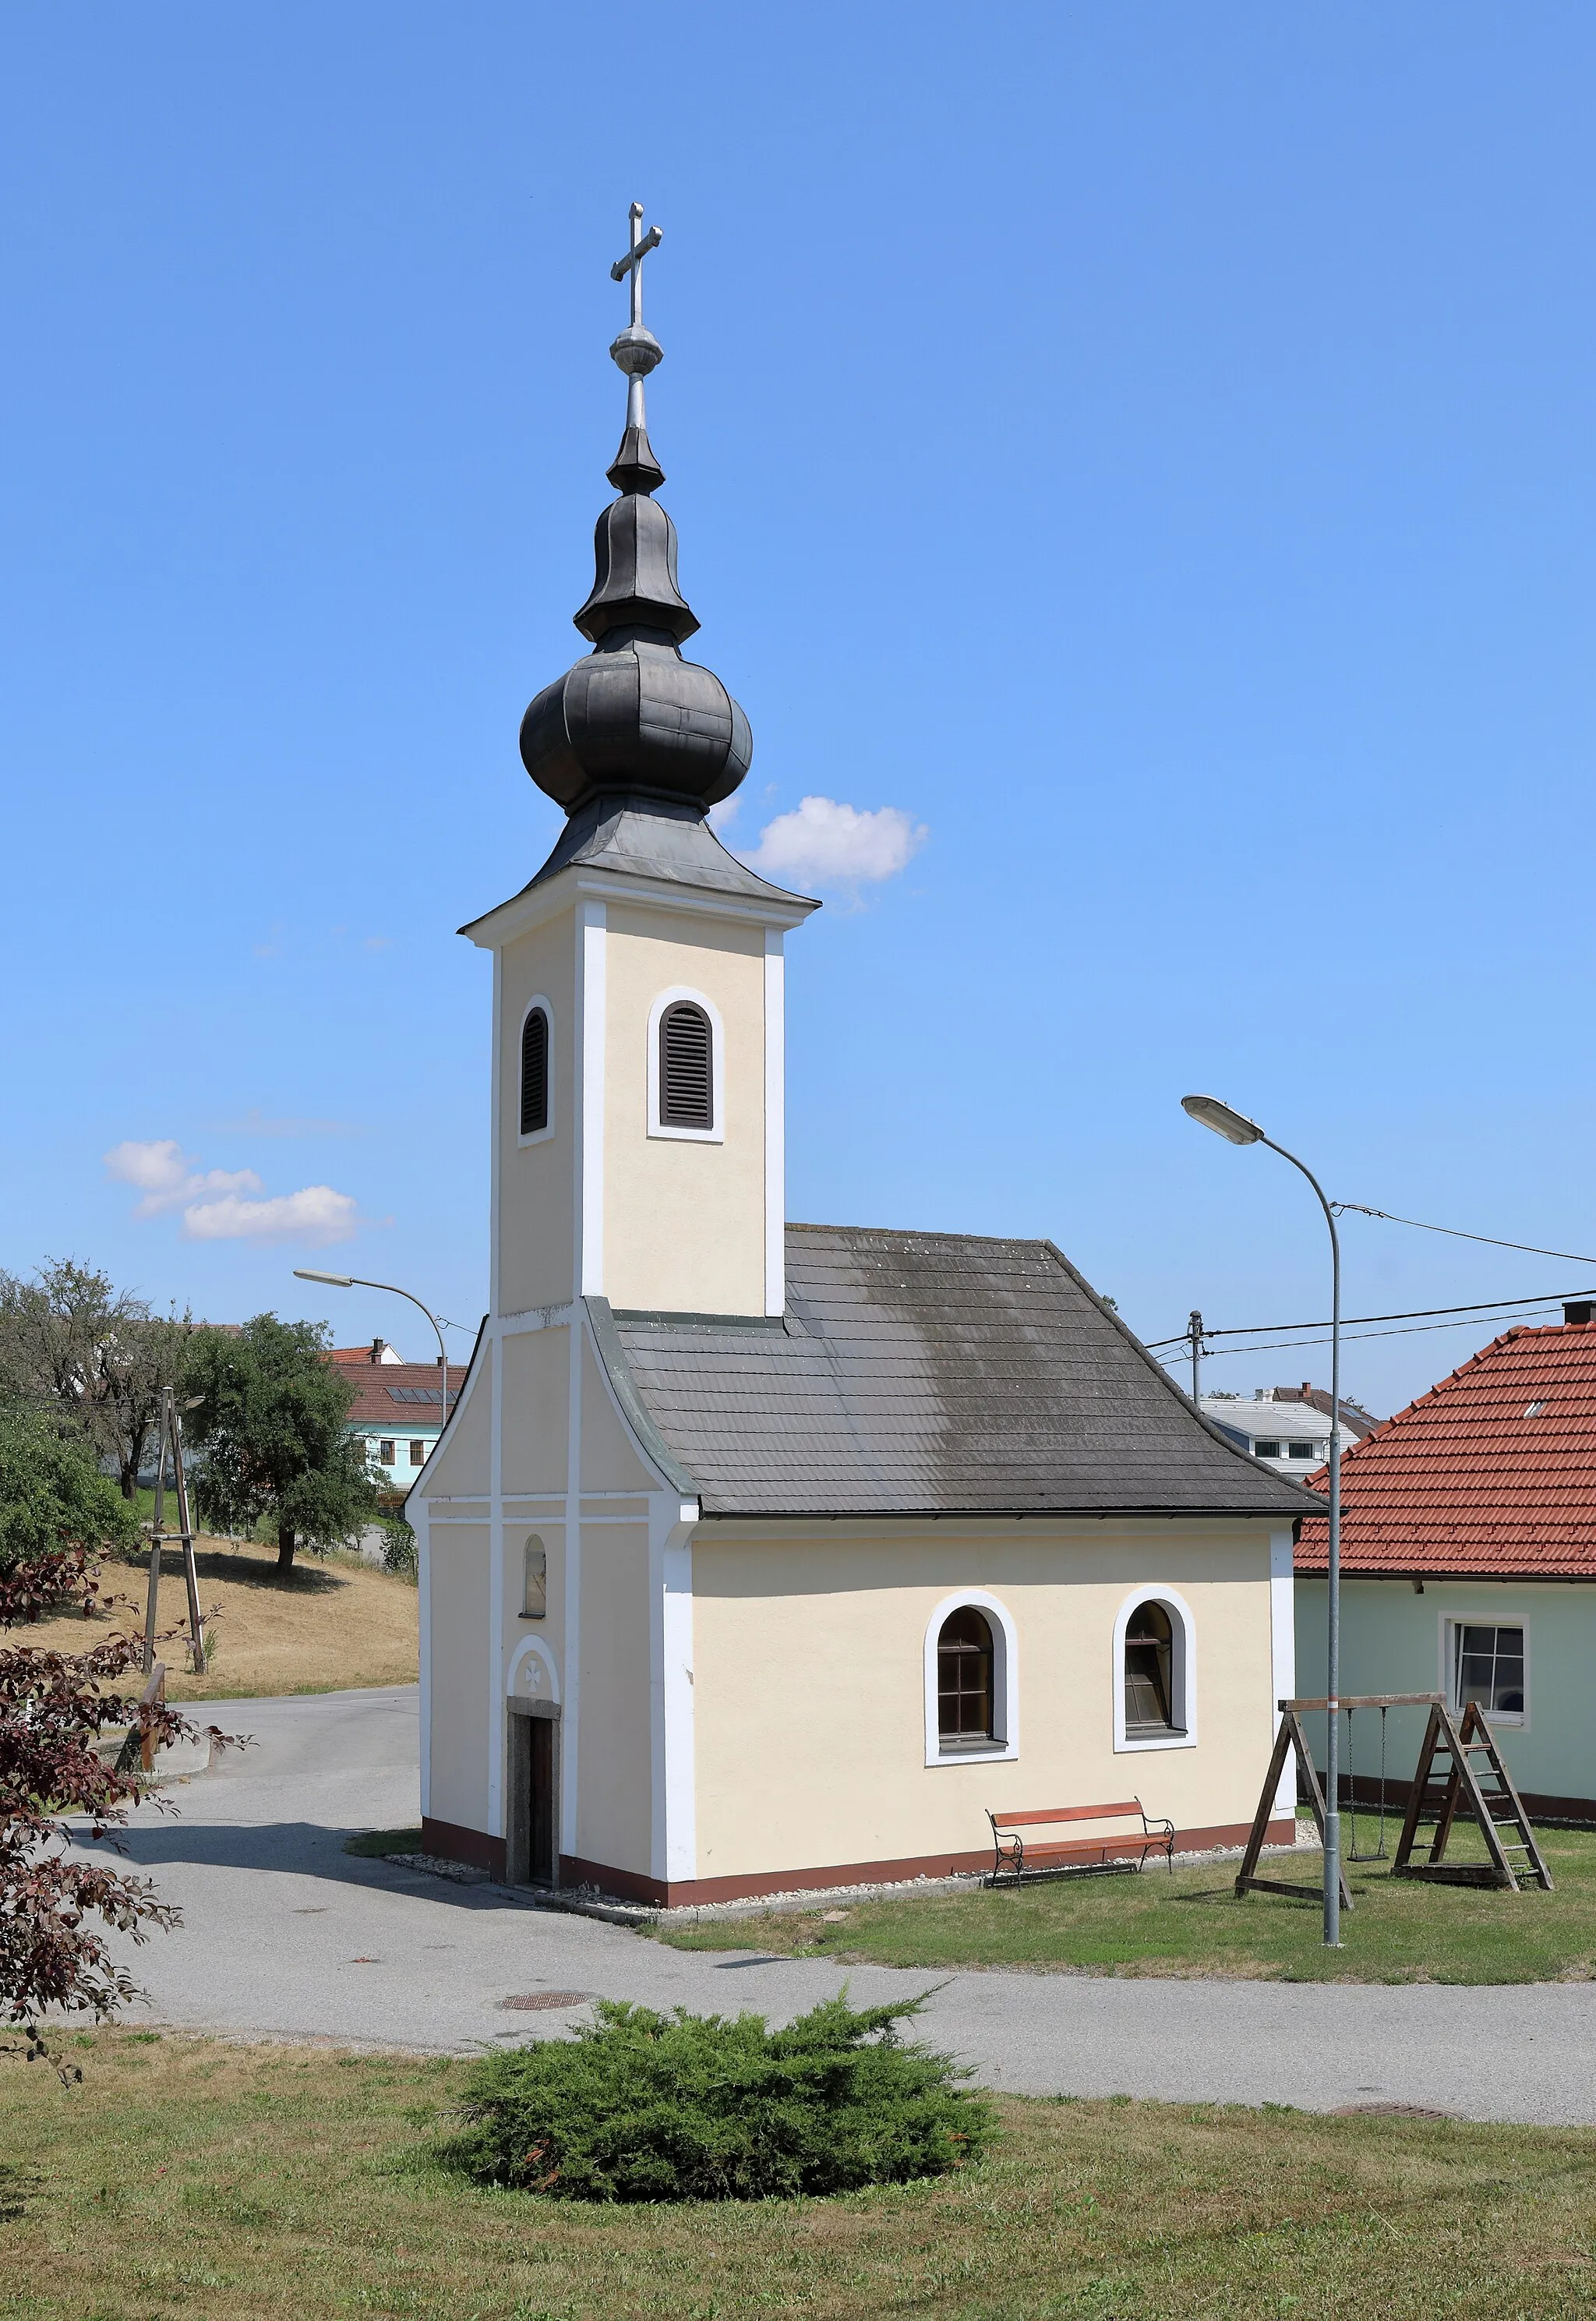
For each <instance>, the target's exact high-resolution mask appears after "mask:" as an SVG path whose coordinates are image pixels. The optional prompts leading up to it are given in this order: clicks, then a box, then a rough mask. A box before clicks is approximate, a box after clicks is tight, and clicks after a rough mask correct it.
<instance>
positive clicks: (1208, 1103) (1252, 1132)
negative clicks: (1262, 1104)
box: [1181, 1096, 1264, 1144]
mask: <svg viewBox="0 0 1596 2321" xmlns="http://www.w3.org/2000/svg"><path fill="white" fill-rule="evenodd" d="M1181 1110H1182V1111H1183V1112H1187V1113H1190V1114H1191V1115H1192V1119H1193V1120H1200V1121H1201V1122H1202V1125H1203V1127H1204V1128H1211V1129H1212V1131H1213V1133H1214V1134H1215V1135H1216V1136H1222V1137H1223V1138H1224V1139H1225V1141H1226V1142H1227V1143H1229V1144H1258V1143H1261V1142H1263V1136H1264V1132H1263V1130H1262V1129H1261V1128H1260V1127H1259V1126H1258V1124H1257V1122H1256V1120H1249V1119H1248V1118H1247V1115H1246V1114H1245V1113H1244V1112H1235V1111H1233V1110H1232V1109H1231V1107H1230V1106H1229V1105H1228V1104H1221V1103H1220V1099H1219V1097H1217V1096H1183V1097H1182V1098H1181Z"/></svg>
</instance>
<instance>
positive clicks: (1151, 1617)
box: [1125, 1604, 1181, 1741]
mask: <svg viewBox="0 0 1596 2321" xmlns="http://www.w3.org/2000/svg"><path fill="white" fill-rule="evenodd" d="M1180 1729H1181V1728H1180V1727H1179V1725H1177V1724H1176V1723H1175V1719H1174V1629H1173V1628H1172V1626H1171V1625H1170V1619H1169V1615H1168V1613H1167V1612H1166V1611H1165V1608H1164V1606H1163V1605H1162V1604H1138V1606H1137V1607H1136V1609H1135V1611H1134V1612H1133V1613H1132V1614H1131V1616H1130V1618H1129V1622H1128V1623H1127V1625H1126V1629H1125V1731H1126V1734H1127V1736H1128V1737H1129V1738H1130V1739H1133V1740H1138V1741H1142V1740H1146V1739H1147V1738H1148V1736H1149V1735H1150V1734H1156V1733H1176V1732H1178V1731H1179V1730H1180Z"/></svg>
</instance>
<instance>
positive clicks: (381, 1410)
mask: <svg viewBox="0 0 1596 2321" xmlns="http://www.w3.org/2000/svg"><path fill="white" fill-rule="evenodd" d="M1593 1334H1596V1333H1593ZM339 1368H340V1370H341V1371H342V1372H343V1375H344V1377H345V1378H347V1379H348V1380H349V1384H350V1385H351V1386H352V1387H353V1388H354V1389H355V1399H354V1400H353V1402H351V1403H350V1405H349V1421H348V1423H349V1425H351V1426H376V1427H384V1428H386V1429H387V1431H388V1432H389V1433H390V1434H411V1433H413V1430H414V1429H415V1428H416V1427H418V1426H433V1427H435V1426H436V1425H437V1424H438V1365H437V1363H436V1362H367V1363H366V1364H365V1365H364V1366H361V1365H359V1364H357V1363H355V1362H349V1363H348V1364H344V1363H341V1362H340V1365H339ZM465 1383H466V1370H465V1366H464V1365H463V1364H462V1365H461V1366H460V1368H459V1369H458V1370H457V1369H456V1367H455V1365H454V1364H453V1363H452V1362H451V1363H450V1364H449V1408H450V1409H451V1410H452V1409H453V1408H454V1405H455V1397H456V1396H457V1395H458V1393H459V1390H460V1388H462V1387H463V1386H464V1385H465ZM395 1387H398V1388H404V1392H402V1393H399V1394H395V1393H394V1388H395ZM418 1388H421V1389H424V1390H427V1391H430V1393H431V1401H430V1402H413V1401H412V1400H411V1399H410V1397H411V1396H412V1395H413V1394H414V1393H415V1392H416V1391H417V1389H418Z"/></svg>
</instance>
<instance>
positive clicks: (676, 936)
mask: <svg viewBox="0 0 1596 2321" xmlns="http://www.w3.org/2000/svg"><path fill="white" fill-rule="evenodd" d="M607 960H608V964H607V967H606V977H607V984H608V1007H609V1025H608V1035H607V1039H606V1044H605V1061H604V1097H605V1103H604V1179H605V1185H604V1195H605V1197H604V1286H605V1289H606V1292H607V1294H608V1296H609V1299H610V1302H611V1304H612V1306H622V1307H624V1306H645V1307H656V1308H661V1309H663V1310H665V1311H667V1312H673V1313H694V1314H762V1313H763V1312H764V1311H765V936H764V931H763V929H762V928H759V927H744V926H739V925H735V924H731V925H728V924H722V923H721V922H718V921H715V920H710V919H705V920H703V921H698V920H694V919H692V918H690V917H687V916H685V915H682V914H678V913H676V912H670V913H666V912H649V911H645V910H638V909H633V908H630V907H629V906H619V905H613V904H612V906H611V907H610V912H609V941H608V945H607ZM677 986H683V987H685V988H687V989H689V990H694V991H700V992H703V995H704V997H706V998H708V999H711V1000H712V1001H713V1003H714V1005H715V1006H716V1007H717V1008H718V1009H719V1011H720V1014H721V1024H722V1026H723V1029H724V1037H725V1059H724V1084H725V1100H724V1110H725V1119H724V1121H723V1122H722V1123H721V1125H722V1127H723V1129H724V1132H725V1141H724V1142H723V1143H720V1144H700V1143H694V1142H682V1141H679V1140H676V1139H672V1138H668V1137H657V1136H656V1137H651V1136H650V1135H649V1134H648V1016H649V1013H650V1010H651V1009H652V1007H653V1005H654V1002H655V1000H656V999H657V997H658V996H659V994H660V993H661V992H662V991H666V990H669V989H673V988H676V987H677Z"/></svg>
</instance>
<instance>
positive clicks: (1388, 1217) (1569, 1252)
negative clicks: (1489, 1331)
mask: <svg viewBox="0 0 1596 2321" xmlns="http://www.w3.org/2000/svg"><path fill="white" fill-rule="evenodd" d="M1330 1206H1331V1208H1333V1209H1337V1210H1346V1209H1353V1210H1356V1213H1357V1215H1359V1216H1360V1217H1379V1218H1380V1219H1381V1221H1382V1222H1383V1224H1388V1225H1411V1226H1412V1227H1413V1228H1414V1230H1415V1232H1418V1233H1449V1234H1450V1235H1451V1237H1452V1239H1453V1240H1454V1241H1483V1242H1485V1244H1486V1245H1487V1247H1488V1248H1491V1249H1521V1250H1523V1251H1524V1252H1526V1254H1527V1255H1528V1256H1530V1257H1562V1258H1566V1259H1567V1261H1568V1262H1569V1264H1570V1265H1596V1257H1584V1256H1582V1255H1581V1253H1580V1252H1579V1251H1578V1250H1573V1249H1540V1248H1538V1247H1537V1245H1536V1243H1535V1242H1532V1241H1499V1240H1498V1239H1497V1237H1496V1235H1495V1234H1494V1233H1465V1232H1464V1231H1463V1230H1462V1229H1461V1227H1460V1226H1457V1225H1431V1224H1425V1222H1424V1220H1423V1218H1422V1217H1399V1216H1393V1215H1392V1212H1391V1211H1390V1210H1389V1209H1371V1208H1367V1207H1365V1205H1364V1203H1363V1202H1362V1201H1332V1202H1331V1203H1330Z"/></svg>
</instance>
